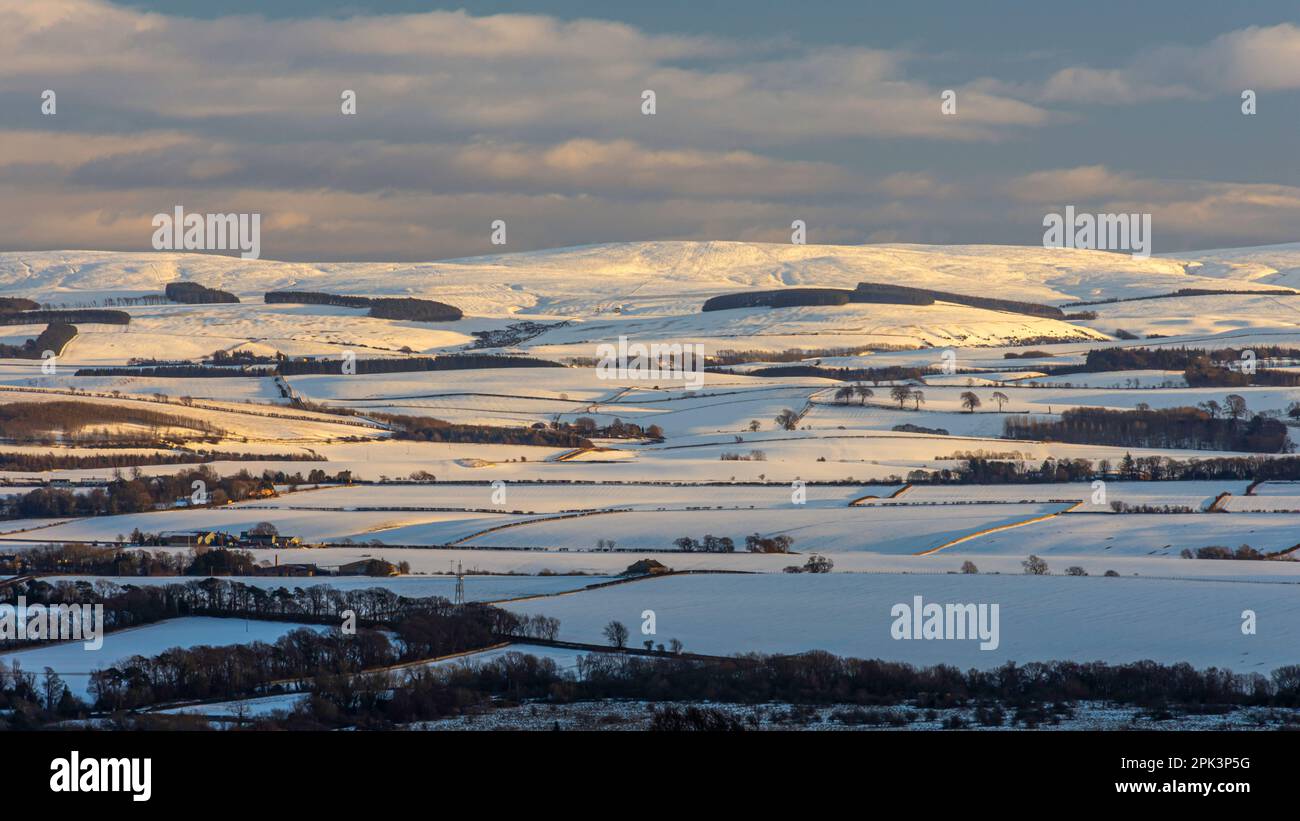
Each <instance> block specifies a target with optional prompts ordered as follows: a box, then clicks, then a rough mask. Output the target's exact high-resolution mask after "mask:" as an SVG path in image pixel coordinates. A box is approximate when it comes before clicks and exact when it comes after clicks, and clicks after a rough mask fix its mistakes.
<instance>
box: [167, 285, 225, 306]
mask: <svg viewBox="0 0 1300 821" xmlns="http://www.w3.org/2000/svg"><path fill="white" fill-rule="evenodd" d="M163 293H164V294H166V296H167V298H168V299H170V300H171V301H172V302H183V303H185V304H187V305H211V304H214V303H237V302H239V297H237V296H235V295H234V294H232V293H230V292H229V291H219V290H217V289H216V288H209V287H207V286H206V285H200V284H199V283H197V282H169V283H167V285H166V287H165V288H164V289H163Z"/></svg>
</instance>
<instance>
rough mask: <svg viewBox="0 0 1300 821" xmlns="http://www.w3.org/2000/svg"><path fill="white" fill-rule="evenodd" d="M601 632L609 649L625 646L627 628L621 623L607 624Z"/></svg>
mask: <svg viewBox="0 0 1300 821" xmlns="http://www.w3.org/2000/svg"><path fill="white" fill-rule="evenodd" d="M602 632H603V633H604V636H605V641H607V642H609V644H610V646H611V647H620V648H621V647H626V646H627V627H626V626H625V625H624V624H623V622H621V621H611V622H610V623H609V624H607V625H605V629H604V630H603V631H602Z"/></svg>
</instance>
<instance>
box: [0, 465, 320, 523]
mask: <svg viewBox="0 0 1300 821" xmlns="http://www.w3.org/2000/svg"><path fill="white" fill-rule="evenodd" d="M318 475H319V476H320V477H321V478H322V480H324V478H325V474H324V472H323V471H321V472H320V473H319V474H318ZM286 478H287V477H285V475H284V474H283V472H275V471H269V470H268V471H265V472H264V473H263V474H262V475H261V476H254V475H253V474H251V473H249V472H248V471H246V470H241V471H240V472H239V473H236V474H233V475H229V476H221V475H218V474H217V472H216V471H214V470H212V468H210V467H208V466H207V465H204V466H202V467H199V468H196V469H194V470H185V471H178V472H177V473H174V474H169V475H160V476H145V475H143V474H142V473H141V472H140V471H139V470H138V469H137V470H134V471H132V473H131V475H130V476H129V477H125V476H121V475H120V474H119V475H118V476H115V477H114V478H113V479H112V480H111V481H110V482H109V483H108V484H107V485H105V486H104V487H96V488H92V489H90V490H87V491H84V492H81V493H74V492H73V491H71V490H68V489H66V488H55V487H44V488H37V489H36V490H33V491H31V492H30V493H24V494H20V495H16V496H9V497H6V498H5V499H4V500H3V502H2V506H0V511H3V513H4V515H5V516H6V517H8V518H14V517H18V518H49V517H61V516H112V515H117V514H119V513H142V512H144V511H147V510H154V509H155V506H156V505H158V504H168V505H170V504H172V503H173V502H175V501H176V500H177V499H189V498H190V496H191V494H192V493H193V492H194V482H196V481H201V482H203V486H204V492H205V493H206V494H207V496H206V503H207V504H211V505H224V504H226V503H228V502H239V501H243V500H245V499H250V498H253V497H254V496H272V495H275V485H276V484H282V483H284V482H283V480H284V479H286ZM298 478H299V479H300V480H301V476H299V477H298Z"/></svg>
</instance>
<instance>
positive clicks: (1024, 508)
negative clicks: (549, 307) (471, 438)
mask: <svg viewBox="0 0 1300 821" xmlns="http://www.w3.org/2000/svg"><path fill="white" fill-rule="evenodd" d="M1064 507H1065V506H1063V505H982V506H981V505H971V506H968V507H955V506H954V507H951V508H945V509H943V510H938V511H937V510H935V509H934V508H929V507H920V506H910V507H909V506H904V505H898V506H890V507H874V506H872V507H866V506H860V507H854V508H840V509H812V510H807V509H791V510H744V511H729V510H724V511H712V510H711V511H663V512H658V511H656V512H630V513H608V514H600V515H595V516H584V517H576V518H566V519H551V520H539V521H536V522H533V523H529V524H525V525H520V526H517V527H511V528H507V529H505V530H499V531H495V532H493V533H486V534H484V535H482V536H479V537H476V538H474V539H470V540H469V541H468V542H466V544H467V545H468V546H476V545H478V546H491V547H545V548H552V549H569V550H579V549H591V548H593V547H596V546H597V541H598V540H599V539H606V540H608V539H613V540H614V541H615V542H616V549H618V550H631V551H635V550H673V549H675V548H674V547H673V540H674V539H676V538H678V537H679V536H689V537H691V538H693V539H696V540H697V541H698V540H700V539H701V538H702V537H703V536H704V535H705V534H712V535H714V536H719V537H722V536H727V537H730V538H731V539H733V540H734V541H735V543H736V549H737V550H744V549H745V537H746V536H748V535H750V534H752V533H759V534H761V535H762V536H764V537H766V538H771V537H773V536H780V535H784V536H789V537H790V538H791V539H793V540H794V549H795V550H798V551H800V552H803V553H808V552H817V551H824V552H831V553H838V552H845V551H858V550H866V551H871V552H875V553H921V552H924V551H926V550H932V549H934V548H936V547H939V546H940V545H943V544H946V543H948V542H950V541H953V540H954V539H957V538H960V537H962V536H967V535H970V534H973V533H976V532H978V531H981V530H986V529H989V528H996V527H1005V526H1008V525H1013V524H1017V523H1020V522H1024V521H1027V520H1030V519H1035V518H1038V517H1041V516H1046V515H1049V514H1051V513H1055V512H1057V511H1060V510H1062V509H1064Z"/></svg>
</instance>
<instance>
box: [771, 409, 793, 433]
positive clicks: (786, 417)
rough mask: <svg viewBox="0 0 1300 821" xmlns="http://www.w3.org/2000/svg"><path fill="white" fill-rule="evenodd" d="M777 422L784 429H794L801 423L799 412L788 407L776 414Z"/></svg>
mask: <svg viewBox="0 0 1300 821" xmlns="http://www.w3.org/2000/svg"><path fill="white" fill-rule="evenodd" d="M776 423H777V425H779V426H780V427H781V429H782V430H794V429H795V428H796V427H798V425H799V414H798V413H795V412H794V411H792V410H790V409H789V408H786V409H785V410H783V411H781V412H780V413H778V414H777V415H776Z"/></svg>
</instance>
